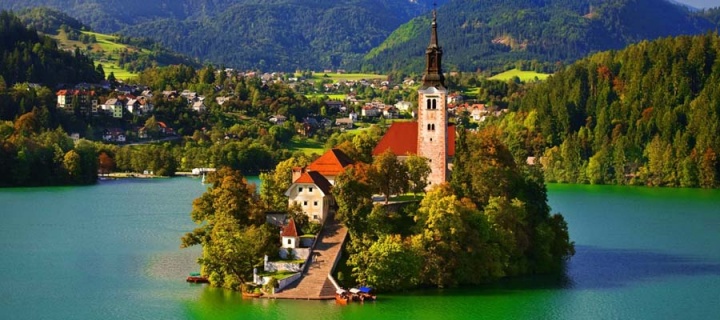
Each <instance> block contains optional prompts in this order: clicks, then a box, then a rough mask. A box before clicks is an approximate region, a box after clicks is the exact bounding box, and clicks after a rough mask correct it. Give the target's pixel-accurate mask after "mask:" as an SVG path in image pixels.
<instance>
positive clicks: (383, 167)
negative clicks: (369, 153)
mask: <svg viewBox="0 0 720 320" xmlns="http://www.w3.org/2000/svg"><path fill="white" fill-rule="evenodd" d="M370 180H371V183H372V186H373V190H376V191H379V192H380V193H381V194H382V195H383V196H384V197H385V203H386V204H387V203H388V202H389V200H390V195H393V194H398V193H401V192H403V191H404V190H406V189H407V184H408V179H407V170H406V168H405V166H404V165H403V164H402V163H401V162H400V160H398V158H397V156H396V155H395V154H394V153H393V152H392V150H389V149H388V150H386V151H385V152H383V153H382V154H380V155H378V156H377V157H375V160H374V161H373V163H372V167H371V170H370Z"/></svg>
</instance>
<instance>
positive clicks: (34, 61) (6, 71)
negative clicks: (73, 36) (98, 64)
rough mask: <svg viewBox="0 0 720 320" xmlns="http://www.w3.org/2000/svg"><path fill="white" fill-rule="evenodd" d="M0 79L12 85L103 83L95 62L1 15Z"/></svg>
mask: <svg viewBox="0 0 720 320" xmlns="http://www.w3.org/2000/svg"><path fill="white" fill-rule="evenodd" d="M0 77H2V78H3V79H4V82H5V83H6V84H8V85H12V84H15V83H18V82H34V83H42V84H45V85H48V86H51V87H54V86H55V85H56V84H58V83H78V82H83V81H85V82H99V81H100V80H102V75H101V74H99V73H98V72H97V71H96V70H95V66H94V65H93V61H92V59H90V58H88V57H86V56H84V55H83V54H81V53H80V51H79V50H75V51H74V52H67V51H63V50H60V49H58V46H57V42H55V41H54V40H53V39H50V38H48V37H46V36H40V35H39V34H38V33H37V31H35V30H32V29H28V28H26V27H25V25H24V24H23V23H22V22H21V21H20V19H18V18H17V17H16V16H15V15H13V14H10V13H8V12H7V11H2V12H0Z"/></svg>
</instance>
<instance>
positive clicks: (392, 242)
mask: <svg viewBox="0 0 720 320" xmlns="http://www.w3.org/2000/svg"><path fill="white" fill-rule="evenodd" d="M348 264H349V265H351V266H353V276H355V278H356V279H357V280H358V282H360V283H363V284H366V285H369V286H372V287H373V288H376V289H378V290H405V289H409V288H413V287H415V286H417V285H418V284H419V283H420V275H421V272H420V271H421V267H422V256H421V255H420V252H419V250H418V248H416V247H413V246H412V244H411V243H410V242H409V241H403V239H402V237H400V235H383V236H381V237H380V239H378V240H377V241H374V242H373V244H372V245H371V246H370V248H369V249H368V250H366V251H362V252H358V253H357V254H355V255H352V257H351V258H350V260H349V261H348Z"/></svg>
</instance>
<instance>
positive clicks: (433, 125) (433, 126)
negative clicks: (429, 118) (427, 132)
mask: <svg viewBox="0 0 720 320" xmlns="http://www.w3.org/2000/svg"><path fill="white" fill-rule="evenodd" d="M432 131H435V124H434V123H433V124H432Z"/></svg>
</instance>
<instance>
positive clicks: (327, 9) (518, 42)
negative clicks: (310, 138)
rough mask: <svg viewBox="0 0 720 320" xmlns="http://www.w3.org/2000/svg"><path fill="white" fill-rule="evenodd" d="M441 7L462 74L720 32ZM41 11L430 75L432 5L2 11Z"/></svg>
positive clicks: (226, 4)
mask: <svg viewBox="0 0 720 320" xmlns="http://www.w3.org/2000/svg"><path fill="white" fill-rule="evenodd" d="M438 5H439V7H438V16H439V27H440V30H439V32H440V34H441V40H440V42H441V43H440V44H441V45H442V46H443V47H444V48H445V51H446V55H445V57H446V63H447V66H448V68H446V69H447V70H461V71H476V70H491V71H493V72H495V71H504V70H505V69H508V68H512V67H515V64H516V63H518V61H523V62H522V63H521V65H522V66H523V68H524V69H532V70H535V71H544V72H553V71H555V70H559V69H560V68H562V64H569V63H571V62H573V61H575V60H577V59H580V58H582V57H584V56H586V55H588V54H590V53H593V52H598V51H602V50H608V49H620V48H622V47H624V46H626V45H628V44H630V43H634V42H638V41H641V40H645V39H655V38H658V37H664V36H671V35H681V34H701V33H704V32H705V31H707V30H714V29H715V28H716V27H717V22H718V19H717V13H715V12H714V11H713V10H706V11H700V12H692V11H690V10H689V9H688V8H686V7H684V6H681V5H677V4H675V3H671V2H669V1H666V0H611V1H605V0H577V1H576V0H572V1H571V0H542V1H541V0H536V1H526V0H512V1H492V0H451V1H438ZM36 6H48V7H52V8H55V9H58V10H62V11H63V12H65V13H67V14H69V15H71V16H73V17H75V18H77V19H79V20H80V21H82V22H83V23H85V24H88V25H89V26H90V27H91V28H93V29H94V30H98V31H100V32H105V33H120V34H124V35H127V36H133V37H143V38H151V39H153V40H156V41H159V42H160V43H162V44H163V45H164V46H166V47H168V48H170V49H172V50H175V51H177V52H181V53H183V54H187V55H189V56H192V57H194V58H197V59H200V61H207V62H211V63H215V64H218V65H221V64H222V65H225V66H228V67H234V68H239V69H249V68H252V69H262V70H272V71H294V70H296V69H301V70H305V69H312V70H322V69H330V68H333V69H334V68H345V69H348V70H361V69H362V70H365V71H378V72H389V71H392V70H402V71H403V72H405V73H409V74H418V73H419V72H420V71H421V67H422V59H417V57H418V56H420V55H421V54H422V52H423V50H424V48H425V46H426V45H427V41H428V39H427V38H428V23H429V13H428V12H429V11H430V9H431V8H432V1H429V0H425V1H389V0H350V1H330V0H324V1H310V2H309V1H300V0H274V1H259V0H243V1H230V0H204V1H190V0H183V1H168V0H149V1H116V0H114V1H98V0H88V1H81V2H77V1H68V0H29V1H27V0H23V1H18V0H10V1H3V3H0V8H6V9H7V8H10V9H13V10H20V9H25V8H32V7H36ZM117 8H123V9H122V10H117ZM558 62H561V64H558Z"/></svg>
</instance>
